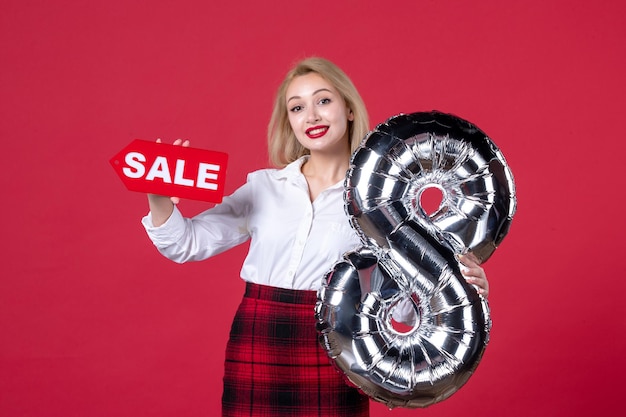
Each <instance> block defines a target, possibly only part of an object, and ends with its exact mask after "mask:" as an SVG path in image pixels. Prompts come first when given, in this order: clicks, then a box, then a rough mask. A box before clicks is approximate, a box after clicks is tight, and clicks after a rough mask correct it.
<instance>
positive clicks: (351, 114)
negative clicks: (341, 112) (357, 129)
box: [348, 109, 354, 122]
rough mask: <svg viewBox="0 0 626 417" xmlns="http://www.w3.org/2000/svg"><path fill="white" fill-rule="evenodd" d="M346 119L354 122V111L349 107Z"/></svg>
mask: <svg viewBox="0 0 626 417" xmlns="http://www.w3.org/2000/svg"><path fill="white" fill-rule="evenodd" d="M348 120H349V121H351V122H354V113H353V112H352V110H351V109H348Z"/></svg>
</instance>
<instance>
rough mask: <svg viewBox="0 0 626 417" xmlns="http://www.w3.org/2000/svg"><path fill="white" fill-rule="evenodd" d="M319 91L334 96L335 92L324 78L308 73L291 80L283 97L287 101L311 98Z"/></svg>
mask: <svg viewBox="0 0 626 417" xmlns="http://www.w3.org/2000/svg"><path fill="white" fill-rule="evenodd" d="M320 90H321V91H330V92H331V93H335V94H336V92H337V90H336V89H335V87H334V86H333V85H332V84H331V83H330V82H329V81H328V80H326V79H325V78H324V77H322V76H321V75H319V74H317V73H315V72H310V73H308V74H305V75H299V76H297V77H295V78H294V79H293V80H291V82H290V83H289V86H288V87H287V90H286V94H285V95H286V98H287V100H289V99H290V98H292V97H306V96H311V95H314V94H315V93H317V92H319V91H320Z"/></svg>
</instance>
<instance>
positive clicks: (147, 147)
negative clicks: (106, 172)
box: [110, 139, 228, 203]
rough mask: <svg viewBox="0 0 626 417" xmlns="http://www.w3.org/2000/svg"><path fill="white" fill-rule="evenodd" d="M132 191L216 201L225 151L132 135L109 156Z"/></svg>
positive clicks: (219, 198) (223, 173)
mask: <svg viewBox="0 0 626 417" xmlns="http://www.w3.org/2000/svg"><path fill="white" fill-rule="evenodd" d="M110 162H111V165H112V166H113V169H114V170H115V172H117V175H119V177H120V178H121V179H122V182H123V183H124V185H125V186H126V188H128V189H129V190H131V191H139V192H142V193H150V194H159V195H164V196H169V197H180V198H188V199H191V200H202V201H209V202H212V203H219V202H221V201H222V197H223V195H224V181H225V176H226V163H227V162H228V155H227V154H225V153H223V152H215V151H207V150H204V149H197V148H188V147H183V146H175V145H167V144H164V143H157V142H151V141H147V140H141V139H135V140H134V141H132V142H131V143H130V144H129V145H128V146H126V147H125V148H124V149H122V150H121V151H120V152H119V153H118V154H117V155H115V156H114V157H113V158H111V161H110Z"/></svg>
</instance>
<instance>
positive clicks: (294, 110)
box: [289, 105, 302, 113]
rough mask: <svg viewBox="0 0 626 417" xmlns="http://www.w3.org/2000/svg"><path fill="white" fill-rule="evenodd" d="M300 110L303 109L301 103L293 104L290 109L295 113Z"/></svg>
mask: <svg viewBox="0 0 626 417" xmlns="http://www.w3.org/2000/svg"><path fill="white" fill-rule="evenodd" d="M300 110H302V106H300V105H298V106H293V107H291V108H290V109H289V111H290V112H293V113H297V112H299V111H300Z"/></svg>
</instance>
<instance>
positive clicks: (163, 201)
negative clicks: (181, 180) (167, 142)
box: [148, 139, 189, 227]
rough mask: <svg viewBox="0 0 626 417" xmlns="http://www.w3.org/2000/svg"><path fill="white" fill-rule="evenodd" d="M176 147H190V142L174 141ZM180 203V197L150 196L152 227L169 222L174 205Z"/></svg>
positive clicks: (158, 140)
mask: <svg viewBox="0 0 626 417" xmlns="http://www.w3.org/2000/svg"><path fill="white" fill-rule="evenodd" d="M156 141H157V143H161V139H157V140H156ZM174 145H176V146H184V147H188V146H189V141H188V140H182V139H176V140H175V141H174ZM179 202H180V198H178V197H168V196H162V195H157V194H148V204H149V206H150V214H151V216H152V225H153V226H154V227H159V226H161V225H162V224H163V223H165V222H166V221H167V219H169V218H170V216H171V215H172V212H173V211H174V205H175V204H178V203H179Z"/></svg>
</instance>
